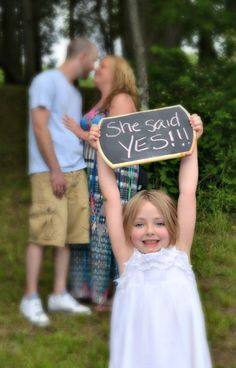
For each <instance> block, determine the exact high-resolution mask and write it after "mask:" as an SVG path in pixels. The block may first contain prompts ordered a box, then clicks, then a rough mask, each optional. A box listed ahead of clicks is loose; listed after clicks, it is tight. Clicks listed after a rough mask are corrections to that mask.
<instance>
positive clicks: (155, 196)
mask: <svg viewBox="0 0 236 368" xmlns="http://www.w3.org/2000/svg"><path fill="white" fill-rule="evenodd" d="M144 201H148V202H150V203H151V204H153V205H154V206H155V207H156V208H157V209H158V211H160V213H161V215H162V216H163V221H164V223H165V226H166V228H167V231H168V233H169V236H170V244H172V245H174V244H175V243H176V240H177V236H178V221H177V208H176V204H175V202H174V201H173V199H172V198H170V197H169V196H168V195H167V194H166V193H164V192H162V191H160V190H142V191H141V192H139V193H137V194H135V196H134V197H132V198H131V199H130V200H129V202H128V203H126V205H125V206H124V209H123V227H124V231H125V236H126V239H127V241H129V239H130V233H131V229H132V226H133V224H134V222H135V219H136V217H137V214H138V211H139V209H140V206H141V204H142V203H143V202H144Z"/></svg>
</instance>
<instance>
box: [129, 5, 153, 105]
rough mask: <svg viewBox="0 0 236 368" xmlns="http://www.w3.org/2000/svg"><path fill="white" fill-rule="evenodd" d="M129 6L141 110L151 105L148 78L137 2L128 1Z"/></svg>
mask: <svg viewBox="0 0 236 368" xmlns="http://www.w3.org/2000/svg"><path fill="white" fill-rule="evenodd" d="M127 5H128V9H129V19H130V29H131V35H132V39H133V47H134V55H135V63H136V70H137V76H138V85H139V89H140V102H141V109H147V108H148V103H149V93H148V77H147V70H146V60H145V49H144V44H143V37H142V33H141V28H140V21H139V14H138V4H137V0H127Z"/></svg>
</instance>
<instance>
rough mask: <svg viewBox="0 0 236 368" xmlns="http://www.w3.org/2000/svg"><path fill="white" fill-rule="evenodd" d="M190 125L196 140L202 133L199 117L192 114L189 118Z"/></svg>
mask: <svg viewBox="0 0 236 368" xmlns="http://www.w3.org/2000/svg"><path fill="white" fill-rule="evenodd" d="M190 124H191V126H192V128H193V130H195V132H196V136H197V139H199V138H200V137H201V135H202V133H203V122H202V119H201V118H200V116H199V115H197V114H193V115H191V116H190Z"/></svg>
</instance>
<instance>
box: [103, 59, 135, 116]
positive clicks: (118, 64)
mask: <svg viewBox="0 0 236 368" xmlns="http://www.w3.org/2000/svg"><path fill="white" fill-rule="evenodd" d="M104 59H108V60H109V61H111V63H112V70H113V80H112V89H111V93H110V94H109V96H108V97H107V98H106V100H105V102H104V104H103V106H102V108H103V109H104V110H107V109H109V107H110V104H111V102H112V99H113V98H114V97H115V96H116V95H117V94H119V93H127V94H128V95H129V96H130V97H131V98H132V100H133V102H134V105H135V107H136V109H137V110H138V108H139V102H138V90H137V86H136V80H135V76H134V72H133V70H132V68H131V66H130V65H129V63H128V62H127V61H126V60H125V59H124V58H123V57H121V56H116V55H107V56H105V57H104ZM104 59H103V60H104Z"/></svg>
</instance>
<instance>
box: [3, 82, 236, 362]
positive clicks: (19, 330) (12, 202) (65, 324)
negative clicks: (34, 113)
mask: <svg viewBox="0 0 236 368" xmlns="http://www.w3.org/2000/svg"><path fill="white" fill-rule="evenodd" d="M0 122H1V133H0V164H1V176H0V198H1V201H0V224H1V226H0V243H1V247H0V258H1V267H0V282H1V284H0V367H1V368H16V367H17V368H28V367H29V368H30V367H34V368H54V367H57V368H70V367H71V368H72V367H76V368H105V367H107V360H108V339H109V317H110V316H109V314H105V315H102V316H101V315H98V314H96V313H94V314H93V315H92V316H86V317H82V316H69V315H54V316H52V322H53V323H52V326H50V327H49V328H45V329H38V328H34V327H31V326H30V325H29V324H28V323H27V322H26V321H25V320H24V319H23V318H22V317H21V316H20V315H19V313H18V305H19V301H20V298H21V296H22V293H23V288H24V278H25V271H24V253H25V247H26V243H27V221H28V218H27V211H28V206H29V202H30V192H29V183H28V178H27V175H26V127H27V114H26V92H25V88H22V87H14V88H13V87H2V88H1V87H0ZM198 217H199V221H198V225H197V234H196V238H195V242H194V247H193V256H192V262H193V266H194V269H195V273H196V276H197V279H198V284H199V289H200V293H201V296H202V301H203V307H204V310H205V313H206V323H207V329H208V336H209V343H210V347H211V352H212V356H213V360H214V367H216V368H235V367H236V355H235V351H236V293H235V284H236V283H235V281H236V280H235V279H236V242H235V238H234V235H235V227H234V225H233V220H232V218H229V216H227V215H225V214H223V213H222V212H221V211H220V210H219V209H217V210H216V212H215V214H212V215H208V214H206V213H203V212H200V214H199V216H198ZM51 260H52V250H51V249H48V250H47V251H46V254H45V262H44V265H43V269H42V278H41V282H40V290H41V294H42V296H43V300H44V301H46V298H47V295H48V294H49V293H50V291H51V290H50V286H51V284H52V273H53V269H52V262H51ZM137 368H138V367H137ZM150 368H151V367H150ZM170 368H174V364H173V367H170Z"/></svg>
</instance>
